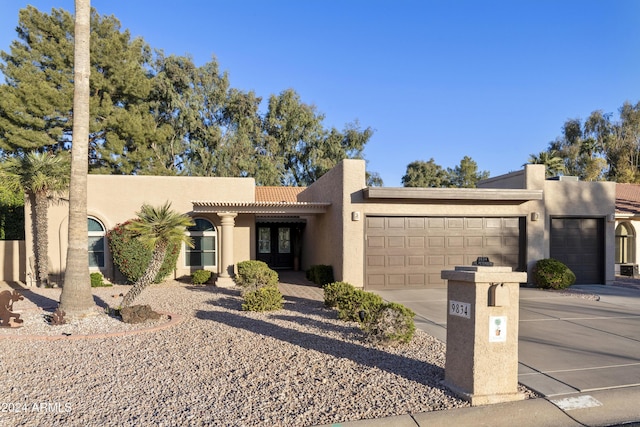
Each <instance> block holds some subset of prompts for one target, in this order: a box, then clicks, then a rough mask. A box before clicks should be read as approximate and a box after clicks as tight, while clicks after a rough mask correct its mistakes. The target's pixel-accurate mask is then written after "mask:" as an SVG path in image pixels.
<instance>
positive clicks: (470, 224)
mask: <svg viewBox="0 0 640 427" xmlns="http://www.w3.org/2000/svg"><path fill="white" fill-rule="evenodd" d="M465 224H466V228H467V229H468V230H473V229H483V228H484V219H483V218H465Z"/></svg>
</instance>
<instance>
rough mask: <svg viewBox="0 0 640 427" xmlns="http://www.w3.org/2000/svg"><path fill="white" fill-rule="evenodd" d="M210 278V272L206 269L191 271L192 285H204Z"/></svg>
mask: <svg viewBox="0 0 640 427" xmlns="http://www.w3.org/2000/svg"><path fill="white" fill-rule="evenodd" d="M210 278H211V272H210V271H208V270H196V271H194V272H193V273H191V283H193V284H194V285H204V284H205V283H207V282H208V281H209V279H210Z"/></svg>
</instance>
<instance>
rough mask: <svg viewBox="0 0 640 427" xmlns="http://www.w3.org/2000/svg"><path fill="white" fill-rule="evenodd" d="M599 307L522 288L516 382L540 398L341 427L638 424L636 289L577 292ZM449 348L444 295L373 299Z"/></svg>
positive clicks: (639, 301)
mask: <svg viewBox="0 0 640 427" xmlns="http://www.w3.org/2000/svg"><path fill="white" fill-rule="evenodd" d="M572 289H576V290H579V291H583V292H585V293H587V294H594V295H598V296H599V300H598V301H595V300H591V299H586V298H580V297H578V296H567V295H563V294H561V293H558V292H552V291H544V290H540V289H533V288H521V289H520V323H519V329H520V331H519V332H520V333H519V341H518V344H519V357H518V358H519V373H518V381H519V382H520V383H521V384H523V385H525V386H527V387H529V388H531V389H533V390H535V391H537V392H538V393H540V394H541V395H543V396H544V397H543V398H539V399H530V400H526V401H521V402H510V403H505V404H496V405H489V406H481V407H473V408H464V409H456V410H451V411H438V412H431V413H421V414H414V415H404V416H398V417H391V418H385V419H380V420H362V421H357V422H350V423H344V424H342V425H344V426H365V425H366V426H376V425H380V426H382V425H384V426H416V425H418V426H440V425H442V426H444V425H447V426H448V425H452V424H453V425H456V426H513V425H520V426H536V427H539V426H610V425H618V424H623V423H629V422H634V421H640V404H638V402H640V290H639V289H634V288H632V287H620V286H601V285H582V286H575V287H573V288H572ZM378 293H379V294H380V295H381V296H382V297H383V298H384V299H385V300H387V301H394V302H399V303H401V304H404V305H405V306H407V307H409V308H411V309H412V310H413V311H414V312H415V313H416V317H415V322H416V327H418V328H420V329H422V330H424V331H425V332H427V333H429V334H430V335H433V336H435V337H437V338H439V339H441V340H442V341H446V320H447V313H446V307H447V292H446V288H445V287H443V288H438V289H421V290H389V291H379V292H378Z"/></svg>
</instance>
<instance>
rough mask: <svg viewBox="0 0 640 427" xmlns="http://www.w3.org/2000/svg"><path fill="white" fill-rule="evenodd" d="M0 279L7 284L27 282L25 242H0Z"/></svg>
mask: <svg viewBox="0 0 640 427" xmlns="http://www.w3.org/2000/svg"><path fill="white" fill-rule="evenodd" d="M0 259H1V260H2V264H0V278H1V280H3V281H5V282H23V283H24V282H26V273H27V266H26V254H25V244H24V240H0Z"/></svg>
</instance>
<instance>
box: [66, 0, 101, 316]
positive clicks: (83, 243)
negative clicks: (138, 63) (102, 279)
mask: <svg viewBox="0 0 640 427" xmlns="http://www.w3.org/2000/svg"><path fill="white" fill-rule="evenodd" d="M75 7H76V15H75V41H74V43H75V44H74V74H73V78H74V81H73V146H72V147H71V180H70V185H69V246H68V248H67V267H66V272H65V278H64V286H63V288H62V294H61V295H60V309H61V310H63V311H64V312H65V313H66V314H67V315H69V316H71V317H82V316H86V315H88V314H90V313H91V312H92V311H93V308H94V307H95V303H94V302H93V296H92V294H91V280H90V278H89V236H88V226H87V173H88V171H89V75H90V71H91V62H90V49H89V42H90V36H91V33H90V22H91V2H90V0H75Z"/></svg>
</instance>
